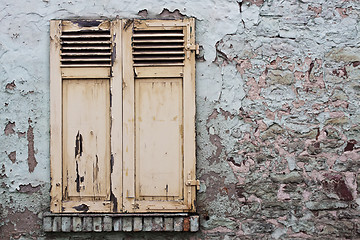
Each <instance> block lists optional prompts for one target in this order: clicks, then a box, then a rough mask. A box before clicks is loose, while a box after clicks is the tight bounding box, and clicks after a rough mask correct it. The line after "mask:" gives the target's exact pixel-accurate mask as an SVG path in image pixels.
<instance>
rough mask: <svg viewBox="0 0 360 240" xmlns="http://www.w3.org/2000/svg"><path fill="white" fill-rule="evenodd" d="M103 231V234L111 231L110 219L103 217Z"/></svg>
mask: <svg viewBox="0 0 360 240" xmlns="http://www.w3.org/2000/svg"><path fill="white" fill-rule="evenodd" d="M104 231H105V232H111V231H112V217H109V216H105V217H104Z"/></svg>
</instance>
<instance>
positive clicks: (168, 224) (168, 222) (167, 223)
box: [164, 217, 174, 231]
mask: <svg viewBox="0 0 360 240" xmlns="http://www.w3.org/2000/svg"><path fill="white" fill-rule="evenodd" d="M164 231H174V218H172V217H165V218H164Z"/></svg>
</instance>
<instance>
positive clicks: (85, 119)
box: [63, 79, 110, 201]
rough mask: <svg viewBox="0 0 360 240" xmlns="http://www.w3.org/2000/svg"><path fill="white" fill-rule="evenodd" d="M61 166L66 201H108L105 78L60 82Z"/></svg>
mask: <svg viewBox="0 0 360 240" xmlns="http://www.w3.org/2000/svg"><path fill="white" fill-rule="evenodd" d="M63 166H64V167H63V168H64V176H63V177H64V179H65V180H66V184H65V186H64V192H66V193H67V197H66V198H67V199H68V200H84V199H86V198H88V199H89V198H90V200H93V201H96V200H108V199H109V198H110V96H109V80H108V79H101V80H98V79H94V80H93V79H92V80H63Z"/></svg>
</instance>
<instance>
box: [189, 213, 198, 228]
mask: <svg viewBox="0 0 360 240" xmlns="http://www.w3.org/2000/svg"><path fill="white" fill-rule="evenodd" d="M197 231H199V216H191V217H190V232H197Z"/></svg>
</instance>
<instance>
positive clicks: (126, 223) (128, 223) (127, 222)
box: [122, 217, 133, 232]
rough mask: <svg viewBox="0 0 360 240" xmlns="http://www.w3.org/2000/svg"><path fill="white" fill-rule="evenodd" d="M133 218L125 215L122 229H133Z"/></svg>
mask: <svg viewBox="0 0 360 240" xmlns="http://www.w3.org/2000/svg"><path fill="white" fill-rule="evenodd" d="M132 220H133V219H132V218H131V217H124V218H123V220H122V222H123V224H122V230H123V231H124V232H131V231H132V230H133V229H132V225H133V223H132Z"/></svg>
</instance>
